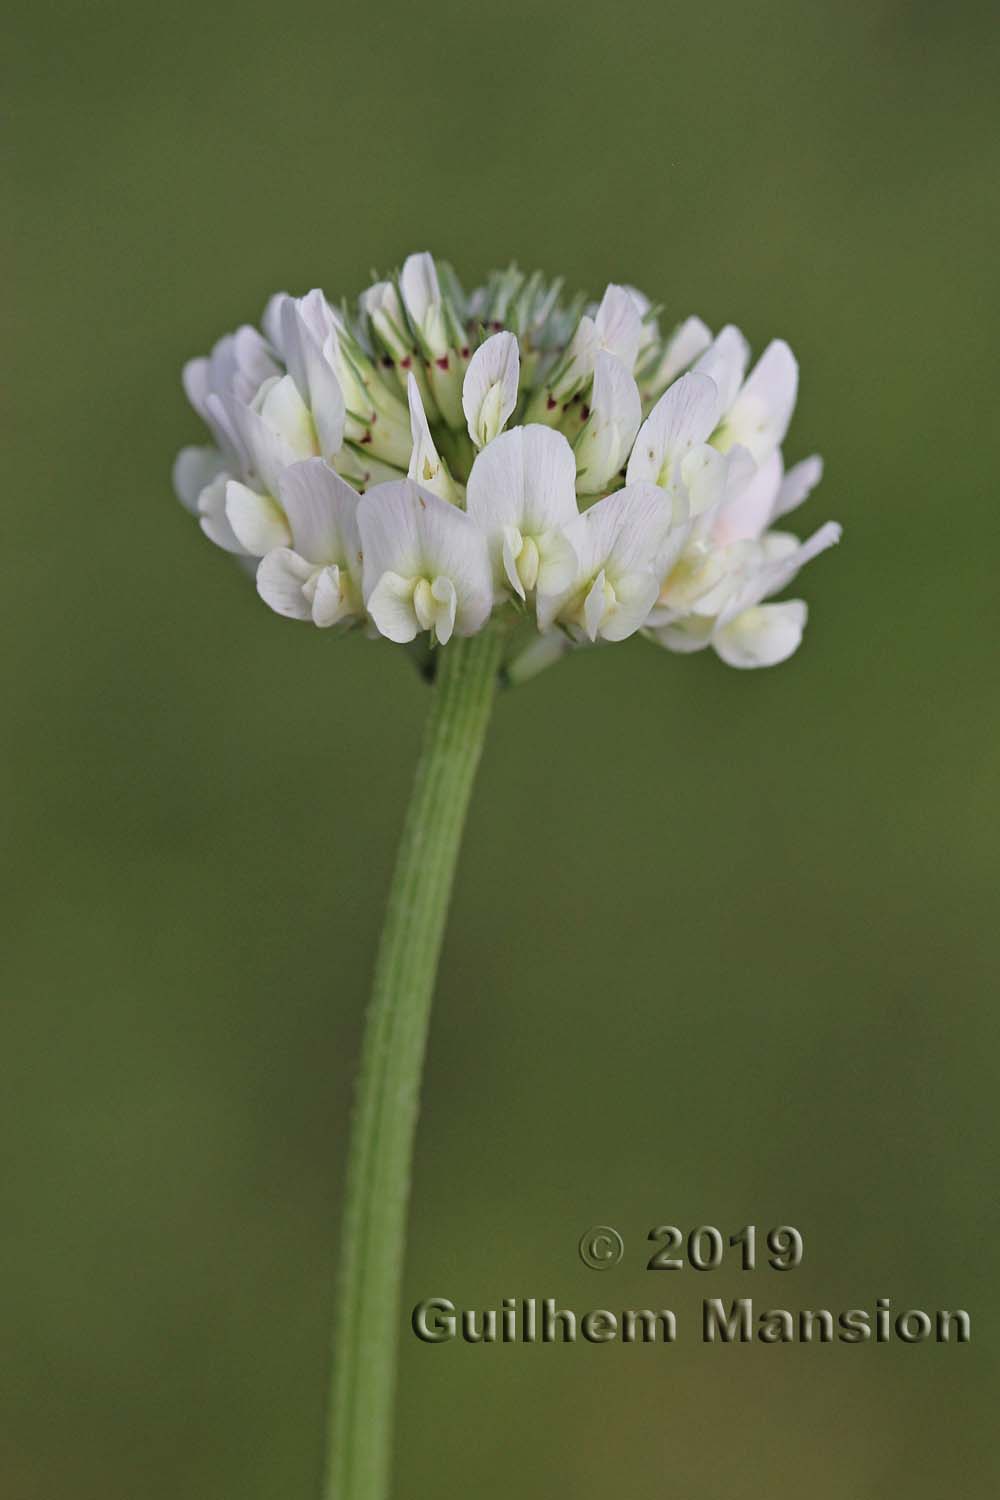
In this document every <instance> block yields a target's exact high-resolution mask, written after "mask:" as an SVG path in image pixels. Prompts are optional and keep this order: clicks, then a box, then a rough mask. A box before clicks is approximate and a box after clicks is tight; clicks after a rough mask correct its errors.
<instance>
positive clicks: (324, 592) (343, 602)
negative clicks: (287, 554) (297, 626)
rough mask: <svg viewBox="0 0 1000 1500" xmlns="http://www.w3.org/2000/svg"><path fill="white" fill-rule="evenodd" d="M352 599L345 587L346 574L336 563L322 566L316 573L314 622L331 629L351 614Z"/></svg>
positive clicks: (313, 600)
mask: <svg viewBox="0 0 1000 1500" xmlns="http://www.w3.org/2000/svg"><path fill="white" fill-rule="evenodd" d="M351 612H352V611H351V603H350V599H349V597H348V596H347V594H346V593H345V589H344V575H343V574H342V573H341V570H340V568H338V567H337V565H336V563H334V564H333V565H332V566H329V567H325V568H322V569H321V570H320V572H319V573H318V574H317V575H316V582H315V585H314V591H313V599H312V617H313V624H314V625H318V626H319V627H320V629H321V630H326V629H329V627H330V626H331V625H336V624H337V623H338V621H340V620H343V619H344V618H345V617H346V616H348V615H349V614H351Z"/></svg>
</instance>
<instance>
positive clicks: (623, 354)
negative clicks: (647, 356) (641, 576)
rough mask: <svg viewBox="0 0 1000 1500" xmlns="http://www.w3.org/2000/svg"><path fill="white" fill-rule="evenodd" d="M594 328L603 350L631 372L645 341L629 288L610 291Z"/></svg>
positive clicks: (612, 287) (597, 314) (609, 289)
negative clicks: (640, 347)
mask: <svg viewBox="0 0 1000 1500" xmlns="http://www.w3.org/2000/svg"><path fill="white" fill-rule="evenodd" d="M594 327H595V328H596V330H597V338H598V342H599V345H600V347H601V348H602V349H605V350H607V352H608V353H609V354H614V355H616V356H617V358H618V359H620V360H621V362H622V364H623V365H624V366H625V368H626V370H628V371H629V372H631V371H632V370H633V369H634V368H635V361H636V356H637V355H638V353H639V345H640V343H641V341H642V314H641V313H640V311H639V308H638V306H637V305H636V301H635V298H634V297H633V295H632V293H631V292H630V291H629V289H628V288H627V287H624V286H614V285H612V286H609V287H608V288H607V290H606V291H605V293H604V296H603V297H602V298H601V305H600V307H599V308H598V309H597V313H596V314H595V317H594Z"/></svg>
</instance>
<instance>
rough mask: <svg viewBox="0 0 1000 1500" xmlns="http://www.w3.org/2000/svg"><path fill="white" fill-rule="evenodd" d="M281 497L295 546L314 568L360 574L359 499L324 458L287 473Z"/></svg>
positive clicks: (307, 461) (281, 484)
mask: <svg viewBox="0 0 1000 1500" xmlns="http://www.w3.org/2000/svg"><path fill="white" fill-rule="evenodd" d="M278 495H279V498H280V500H281V504H282V506H283V508H284V511H285V515H286V516H287V517H288V524H289V526H290V527H291V533H292V545H293V547H294V548H295V550H296V552H298V553H299V555H300V556H301V557H305V558H307V559H308V560H309V561H310V562H311V563H313V564H317V563H319V564H327V563H337V564H339V565H340V566H341V567H346V568H347V569H348V570H349V571H350V572H352V573H359V571H360V563H359V559H360V553H361V533H360V532H359V531H358V502H359V500H360V498H361V497H360V495H358V493H357V491H356V490H352V489H351V486H350V485H349V484H348V483H347V481H346V480H344V479H341V477H340V475H339V474H335V473H334V471H333V470H332V469H331V468H330V467H329V466H328V465H327V464H326V463H325V462H324V461H323V459H321V458H307V459H305V460H304V461H303V462H302V463H298V464H292V465H291V466H290V467H289V468H287V469H285V470H284V471H283V472H282V474H281V477H280V480H279V483H278Z"/></svg>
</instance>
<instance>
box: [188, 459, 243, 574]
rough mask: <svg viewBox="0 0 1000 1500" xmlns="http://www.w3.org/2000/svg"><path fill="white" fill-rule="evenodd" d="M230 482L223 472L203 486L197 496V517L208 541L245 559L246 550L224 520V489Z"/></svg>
mask: <svg viewBox="0 0 1000 1500" xmlns="http://www.w3.org/2000/svg"><path fill="white" fill-rule="evenodd" d="M231 482H232V481H231V479H230V476H229V475H228V474H226V473H225V472H223V473H222V474H219V475H218V477H217V478H215V479H213V480H212V483H211V484H209V485H206V486H205V488H204V489H203V490H202V492H201V494H200V495H199V496H198V516H199V519H200V522H201V529H202V531H203V532H204V533H205V535H206V536H207V537H208V539H209V541H211V542H214V543H215V545H216V546H217V547H221V548H222V549H223V551H224V552H232V553H234V554H235V555H236V556H237V557H246V556H247V555H248V554H247V550H246V548H245V547H244V546H243V544H242V542H240V541H239V539H238V538H237V536H236V533H235V532H234V530H233V528H232V527H231V526H230V524H229V522H228V520H227V519H226V489H227V487H228V486H229V484H230V483H231Z"/></svg>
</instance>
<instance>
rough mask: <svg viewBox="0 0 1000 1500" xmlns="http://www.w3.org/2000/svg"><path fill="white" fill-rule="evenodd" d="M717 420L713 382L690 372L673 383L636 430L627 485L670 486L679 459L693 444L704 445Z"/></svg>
mask: <svg viewBox="0 0 1000 1500" xmlns="http://www.w3.org/2000/svg"><path fill="white" fill-rule="evenodd" d="M718 419H719V391H718V387H717V386H716V384H715V381H714V380H711V379H710V378H709V376H707V375H701V374H697V373H695V372H694V371H692V372H691V373H690V374H689V375H682V376H681V378H680V380H675V381H674V383H673V385H672V386H671V387H670V389H669V390H668V391H666V392H665V393H664V394H663V395H662V396H661V397H660V399H659V401H658V402H657V403H656V405H655V406H654V407H653V410H652V411H651V412H650V414H649V416H648V417H647V418H646V420H645V422H643V424H642V426H641V427H640V428H639V434H638V436H637V438H636V440H635V447H634V448H633V449H632V457H631V458H630V459H629V463H628V471H627V473H626V476H625V477H626V479H627V481H628V483H629V484H633V483H635V482H637V481H639V480H648V481H650V482H652V483H654V484H656V483H662V484H672V483H674V482H675V479H676V469H677V466H678V464H679V463H680V460H681V459H682V458H683V457H684V455H685V454H686V453H687V452H689V450H690V449H691V448H693V447H694V446H695V444H696V443H704V442H705V441H706V440H707V439H708V437H709V436H710V435H711V433H712V432H713V431H714V429H715V426H716V423H717V422H718Z"/></svg>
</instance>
